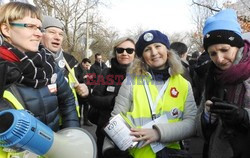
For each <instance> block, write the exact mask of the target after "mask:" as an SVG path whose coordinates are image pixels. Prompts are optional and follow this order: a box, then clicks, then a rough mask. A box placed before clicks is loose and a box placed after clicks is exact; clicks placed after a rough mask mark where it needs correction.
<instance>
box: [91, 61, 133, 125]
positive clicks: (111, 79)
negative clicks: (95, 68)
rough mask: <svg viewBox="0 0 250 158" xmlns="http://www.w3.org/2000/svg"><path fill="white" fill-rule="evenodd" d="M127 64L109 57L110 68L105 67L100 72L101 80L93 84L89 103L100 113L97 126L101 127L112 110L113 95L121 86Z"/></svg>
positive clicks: (115, 94)
mask: <svg viewBox="0 0 250 158" xmlns="http://www.w3.org/2000/svg"><path fill="white" fill-rule="evenodd" d="M127 67H128V65H120V64H118V62H117V60H116V59H115V58H112V59H111V68H106V69H104V70H103V72H102V73H101V76H103V80H102V79H99V81H100V83H97V85H95V87H94V89H93V92H92V95H91V97H90V98H89V103H90V105H91V106H93V107H94V108H97V109H99V111H100V115H99V119H98V126H100V127H103V126H104V125H105V124H106V123H107V122H108V120H109V118H110V116H111V115H110V113H111V111H112V110H113V107H114V103H115V97H116V96H117V94H118V91H119V89H120V87H121V84H122V81H123V80H124V79H125V77H126V70H127Z"/></svg>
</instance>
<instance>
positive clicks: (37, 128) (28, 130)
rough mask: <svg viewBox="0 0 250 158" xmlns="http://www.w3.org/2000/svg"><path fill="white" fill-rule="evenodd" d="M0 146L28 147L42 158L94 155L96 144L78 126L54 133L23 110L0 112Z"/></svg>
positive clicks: (69, 157) (86, 157)
mask: <svg viewBox="0 0 250 158" xmlns="http://www.w3.org/2000/svg"><path fill="white" fill-rule="evenodd" d="M0 146H1V147H4V148H11V149H13V150H15V151H23V150H28V151H30V152H32V153H35V154H37V155H42V156H43V157H45V158H96V153H97V152H96V151H97V149H96V144H95V140H94V138H93V137H92V136H91V134H90V133H89V132H87V131H86V130H84V129H82V128H65V129H62V130H60V131H59V132H57V133H54V132H53V131H52V130H51V129H50V128H49V127H48V126H46V125H45V124H43V123H42V122H41V121H39V120H38V119H36V118H35V117H34V116H32V115H31V114H30V113H28V112H27V111H26V110H14V109H9V110H4V111H1V112H0Z"/></svg>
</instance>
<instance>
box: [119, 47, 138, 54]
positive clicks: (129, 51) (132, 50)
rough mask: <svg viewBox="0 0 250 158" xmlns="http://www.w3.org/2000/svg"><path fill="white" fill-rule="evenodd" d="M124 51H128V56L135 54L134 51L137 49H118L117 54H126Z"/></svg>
mask: <svg viewBox="0 0 250 158" xmlns="http://www.w3.org/2000/svg"><path fill="white" fill-rule="evenodd" d="M124 50H126V52H127V53H128V54H133V53H134V51H135V49H133V48H116V52H117V53H118V54H122V53H123V52H124Z"/></svg>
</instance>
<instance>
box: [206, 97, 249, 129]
mask: <svg viewBox="0 0 250 158" xmlns="http://www.w3.org/2000/svg"><path fill="white" fill-rule="evenodd" d="M211 101H212V102H213V106H212V107H211V109H210V111H211V112H212V113H215V114H218V115H219V116H220V117H221V119H222V120H223V121H224V122H226V123H227V124H232V125H237V124H240V123H244V122H245V121H246V122H249V119H248V113H247V111H246V110H245V109H243V108H241V107H238V106H237V105H235V104H230V103H227V102H225V101H222V100H221V99H218V98H215V97H213V98H212V99H211Z"/></svg>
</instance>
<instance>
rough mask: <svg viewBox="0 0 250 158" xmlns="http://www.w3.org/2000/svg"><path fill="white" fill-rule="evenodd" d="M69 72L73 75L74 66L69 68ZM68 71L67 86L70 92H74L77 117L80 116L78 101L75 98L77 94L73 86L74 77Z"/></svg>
mask: <svg viewBox="0 0 250 158" xmlns="http://www.w3.org/2000/svg"><path fill="white" fill-rule="evenodd" d="M71 73H72V75H74V76H75V69H74V67H73V68H72V69H71ZM72 75H71V74H70V73H69V74H68V79H69V81H68V82H69V86H70V88H71V90H72V93H73V94H74V97H75V104H76V111H77V115H78V117H80V107H79V102H78V99H77V95H76V90H75V88H74V86H75V84H76V81H75V79H74V77H73V76H72Z"/></svg>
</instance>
